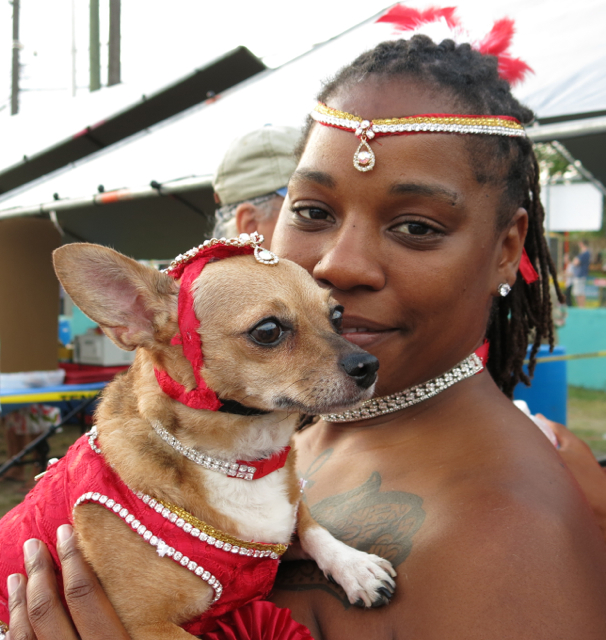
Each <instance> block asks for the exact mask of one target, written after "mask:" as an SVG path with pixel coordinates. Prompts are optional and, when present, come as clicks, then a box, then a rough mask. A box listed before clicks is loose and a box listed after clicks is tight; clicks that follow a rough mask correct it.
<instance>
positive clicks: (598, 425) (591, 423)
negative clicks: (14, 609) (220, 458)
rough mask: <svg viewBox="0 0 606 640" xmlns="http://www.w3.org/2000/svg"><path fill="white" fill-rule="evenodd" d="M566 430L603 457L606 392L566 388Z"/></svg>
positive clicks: (58, 440)
mask: <svg viewBox="0 0 606 640" xmlns="http://www.w3.org/2000/svg"><path fill="white" fill-rule="evenodd" d="M568 427H569V429H570V430H571V431H573V432H574V433H575V434H576V435H577V436H579V438H581V439H582V440H585V442H587V444H588V445H589V446H590V447H591V449H592V451H593V452H594V454H595V455H596V456H598V457H601V456H604V455H606V392H604V391H593V390H590V389H582V388H580V387H568ZM80 433H81V428H80V426H79V425H66V426H65V427H63V430H62V432H60V433H56V434H55V435H53V436H52V437H51V438H50V440H49V444H50V447H51V450H50V453H49V454H48V457H49V458H58V457H60V456H62V455H64V454H65V452H66V451H67V449H68V447H69V446H70V445H71V444H72V443H73V442H75V441H76V440H77V438H78V437H79V436H80ZM6 458H7V454H6V441H5V439H4V433H3V432H0V462H3V461H4V460H6ZM33 474H34V469H33V465H28V466H26V476H28V477H29V480H28V481H27V482H14V481H13V482H11V481H7V480H3V479H1V478H0V516H2V515H4V514H5V513H6V512H7V511H9V510H10V509H12V508H13V507H14V506H16V505H17V504H19V502H21V501H22V500H23V497H24V495H25V493H26V492H27V489H28V488H29V487H31V485H32V484H33V480H32V477H33Z"/></svg>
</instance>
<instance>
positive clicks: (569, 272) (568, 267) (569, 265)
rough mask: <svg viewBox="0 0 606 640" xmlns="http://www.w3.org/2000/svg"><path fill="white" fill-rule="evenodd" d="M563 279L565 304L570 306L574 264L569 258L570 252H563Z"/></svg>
mask: <svg viewBox="0 0 606 640" xmlns="http://www.w3.org/2000/svg"><path fill="white" fill-rule="evenodd" d="M564 280H565V283H566V287H565V289H564V297H565V298H566V306H567V307H572V283H573V280H574V264H573V262H572V260H571V259H570V254H568V253H565V254H564Z"/></svg>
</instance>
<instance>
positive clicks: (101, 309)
mask: <svg viewBox="0 0 606 640" xmlns="http://www.w3.org/2000/svg"><path fill="white" fill-rule="evenodd" d="M53 263H54V265H55V271H56V273H57V277H58V278H59V280H60V281H61V284H62V285H63V288H64V289H65V290H66V291H67V293H68V294H69V295H70V296H71V298H72V300H73V301H74V302H75V303H76V304H77V305H78V307H80V309H81V310H82V311H83V312H84V313H85V314H86V315H87V316H89V318H91V319H92V320H94V321H95V322H97V323H98V324H99V326H100V327H101V328H102V329H103V331H104V332H105V334H106V335H107V336H108V337H109V338H111V339H112V340H113V341H114V342H115V343H116V344H117V345H118V346H119V347H120V348H122V349H126V350H127V351H132V350H133V349H135V348H136V347H148V348H149V347H152V346H153V344H154V342H156V340H157V334H158V332H159V331H160V330H161V329H162V327H163V326H164V325H165V324H166V323H167V322H169V321H170V320H176V317H177V301H178V294H179V288H178V286H177V284H176V283H175V281H174V280H173V279H172V278H171V277H169V276H167V275H166V274H164V273H160V272H159V271H157V270H156V269H153V268H151V267H145V266H143V265H141V264H139V263H138V262H136V261H135V260H132V259H131V258H127V257H126V256H123V255H122V254H121V253H118V252H117V251H114V250H113V249H108V248H107V247H102V246H100V245H96V244H86V243H75V244H68V245H64V246H63V247H60V248H59V249H56V250H55V251H54V252H53Z"/></svg>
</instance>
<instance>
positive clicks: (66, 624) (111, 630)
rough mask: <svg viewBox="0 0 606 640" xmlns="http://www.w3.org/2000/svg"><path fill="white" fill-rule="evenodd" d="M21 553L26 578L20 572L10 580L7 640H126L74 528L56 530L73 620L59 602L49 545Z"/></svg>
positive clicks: (31, 545) (33, 545)
mask: <svg viewBox="0 0 606 640" xmlns="http://www.w3.org/2000/svg"><path fill="white" fill-rule="evenodd" d="M23 552H24V555H25V568H26V570H27V579H26V578H25V576H22V575H21V574H13V575H11V576H9V578H8V592H9V594H10V596H9V607H10V612H11V618H10V631H9V634H8V636H7V638H9V639H13V640H16V639H17V638H19V639H20V640H57V638H61V640H78V638H81V639H82V640H96V639H97V638H99V639H101V638H115V639H116V640H128V635H127V633H126V631H125V629H124V627H123V626H122V623H121V622H120V620H119V619H118V616H117V614H116V612H115V611H114V609H113V607H112V605H111V604H110V602H109V600H108V599H107V596H106V595H105V593H104V591H103V589H102V588H101V585H100V584H99V581H98V580H97V577H96V576H95V574H94V573H93V571H92V569H91V568H90V566H89V565H88V563H87V562H86V561H85V560H84V558H83V557H82V555H81V553H80V551H79V550H78V548H77V547H76V541H75V538H74V536H73V530H72V527H71V526H70V525H62V526H60V527H59V529H58V530H57V552H58V554H59V558H60V560H61V568H62V572H63V582H64V591H65V599H66V601H67V605H68V607H69V612H70V615H71V619H70V616H69V615H68V614H67V613H66V611H65V609H64V608H63V605H62V604H61V598H60V595H59V590H58V587H57V582H56V580H55V573H54V570H53V563H52V560H51V556H50V554H49V552H48V549H47V548H46V546H45V545H44V544H43V543H42V542H40V541H39V540H35V539H32V540H28V541H27V542H26V543H25V545H24V546H23ZM72 621H73V622H72Z"/></svg>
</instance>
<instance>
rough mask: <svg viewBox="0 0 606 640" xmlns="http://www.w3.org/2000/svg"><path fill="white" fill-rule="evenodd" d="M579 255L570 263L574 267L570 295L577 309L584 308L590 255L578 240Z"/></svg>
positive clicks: (584, 244) (587, 248)
mask: <svg viewBox="0 0 606 640" xmlns="http://www.w3.org/2000/svg"><path fill="white" fill-rule="evenodd" d="M579 250H580V252H579V255H578V256H577V257H576V258H575V259H574V260H573V261H572V263H573V265H574V279H573V281H572V295H573V296H574V298H575V301H576V303H577V306H578V307H584V306H585V285H586V283H587V276H588V275H589V262H590V260H591V254H590V253H589V247H588V246H587V244H586V243H585V241H584V240H579Z"/></svg>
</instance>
